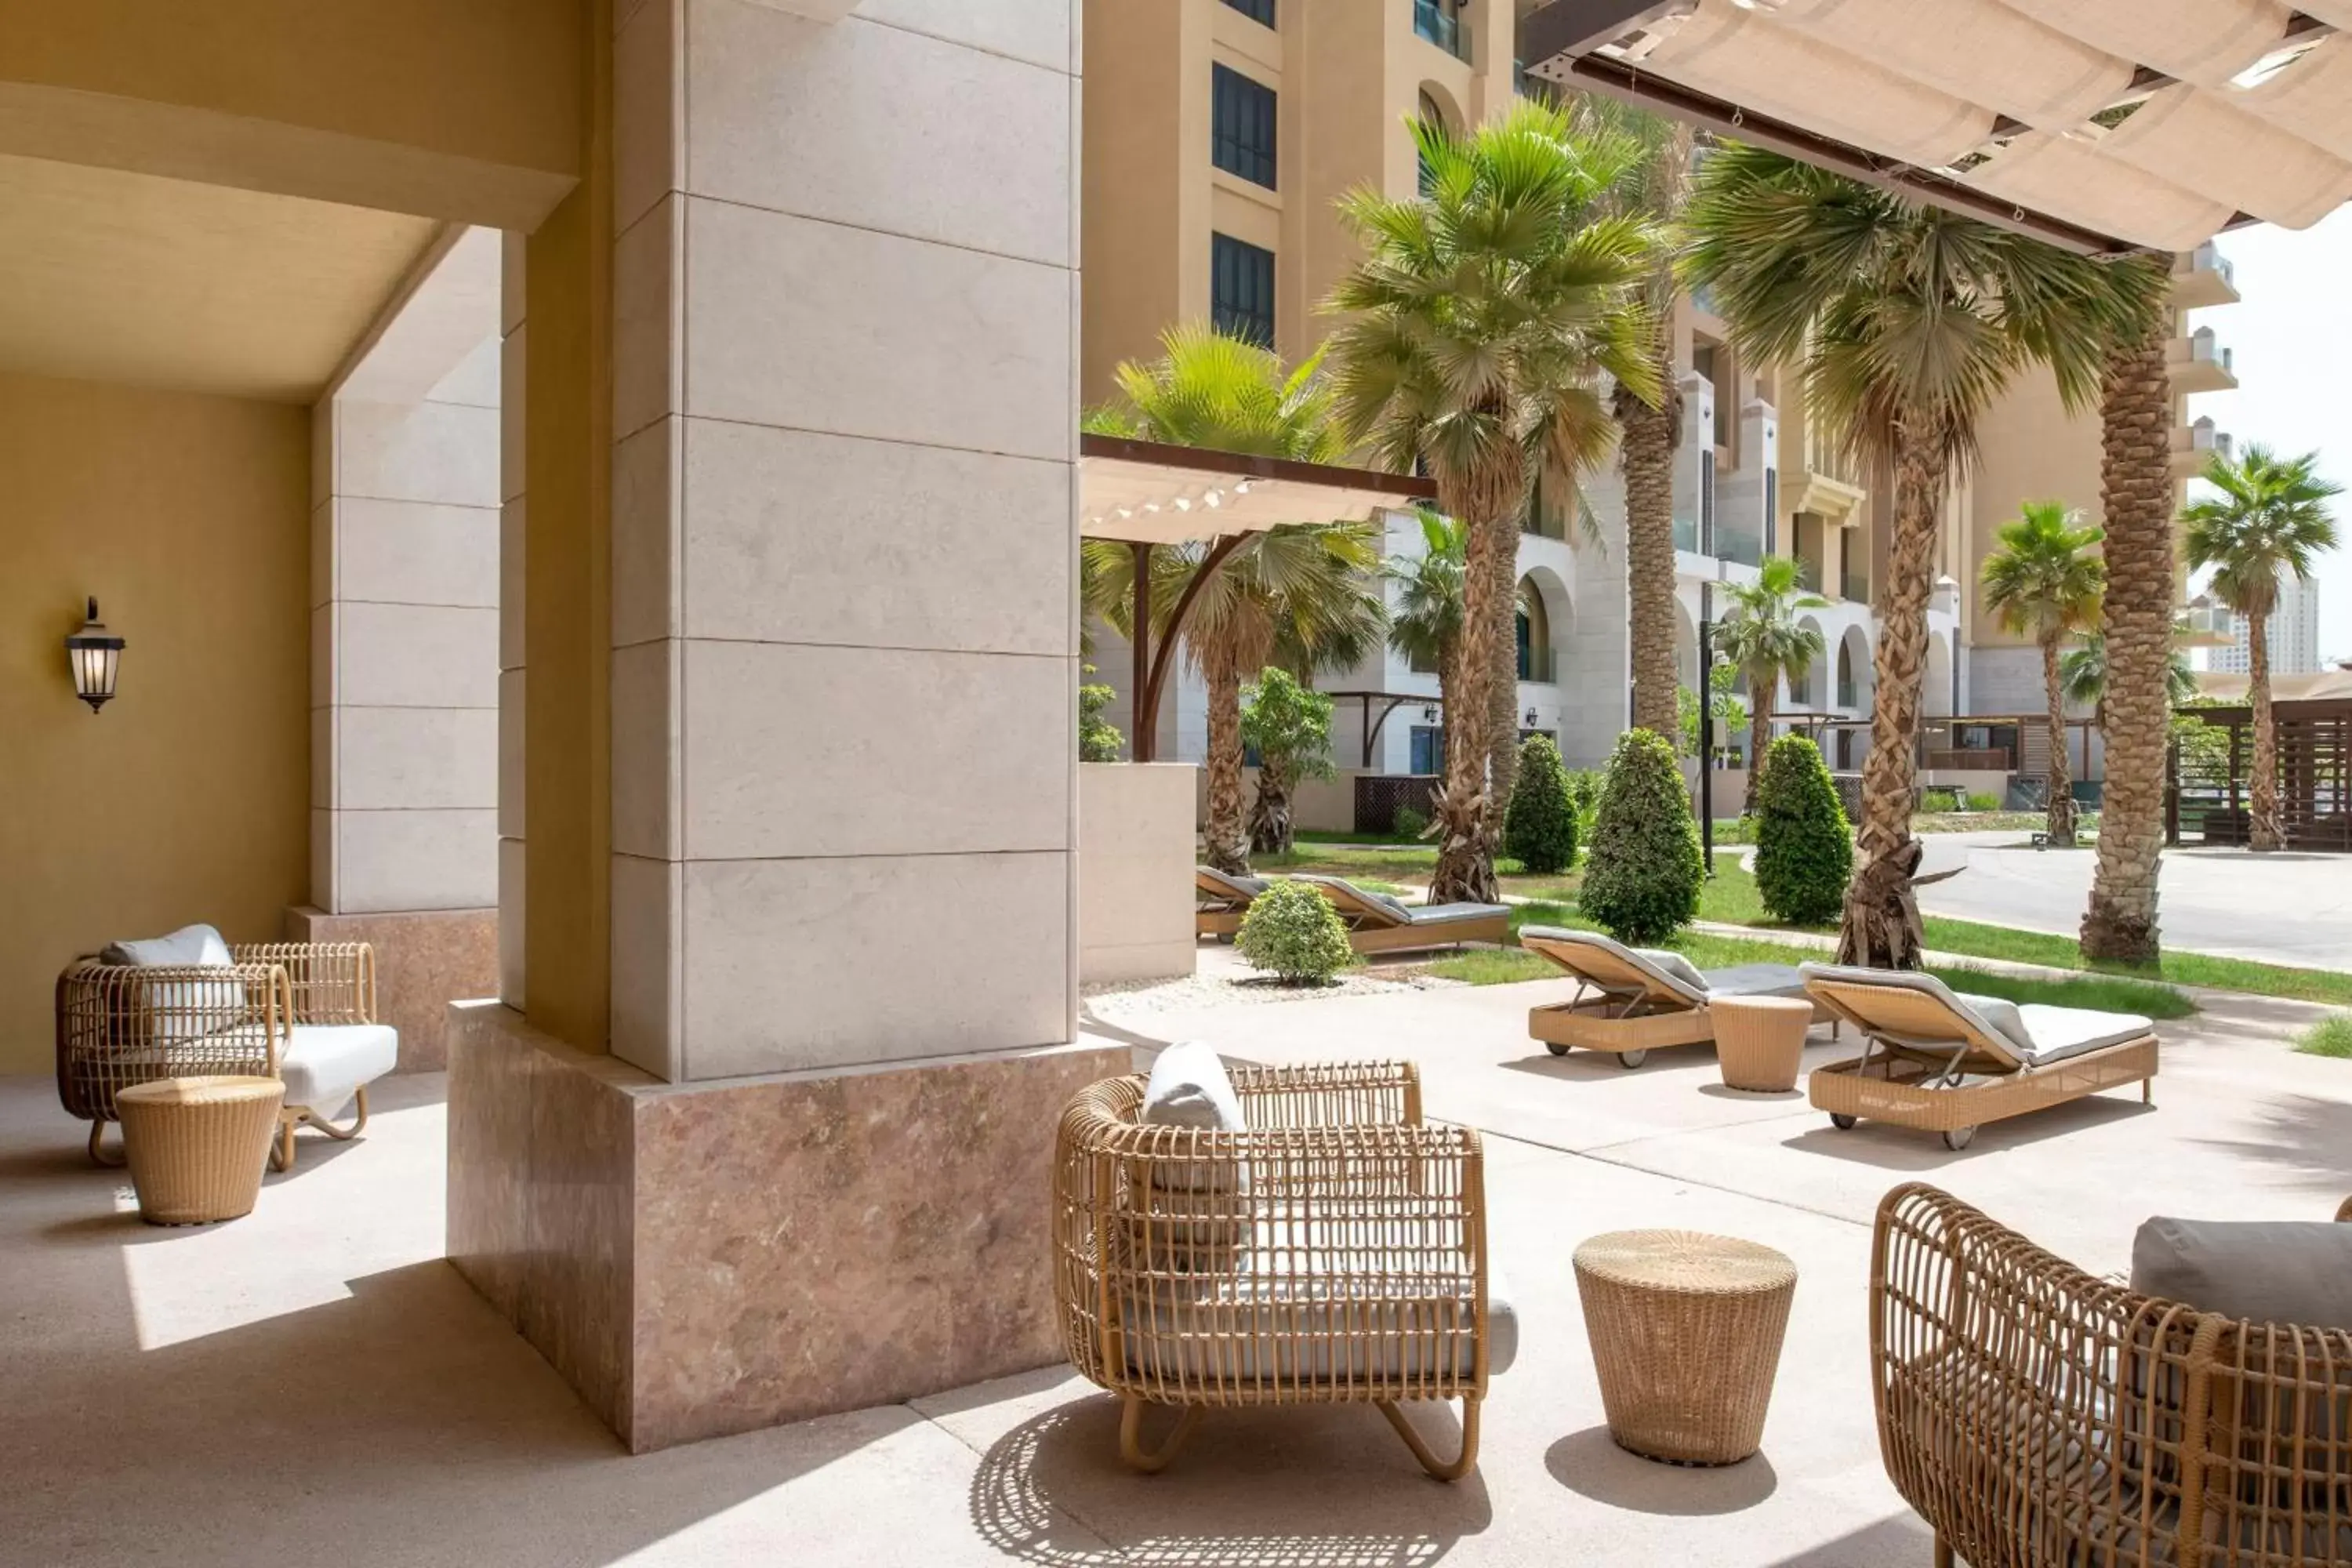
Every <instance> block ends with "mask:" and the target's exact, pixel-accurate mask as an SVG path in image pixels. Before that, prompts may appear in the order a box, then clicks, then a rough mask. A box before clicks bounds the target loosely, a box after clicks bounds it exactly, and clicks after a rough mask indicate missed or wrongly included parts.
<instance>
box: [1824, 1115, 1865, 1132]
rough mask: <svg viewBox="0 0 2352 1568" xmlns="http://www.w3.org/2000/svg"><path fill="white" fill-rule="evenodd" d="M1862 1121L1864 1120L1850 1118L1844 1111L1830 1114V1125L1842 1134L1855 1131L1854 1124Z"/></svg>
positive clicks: (1856, 1117)
mask: <svg viewBox="0 0 2352 1568" xmlns="http://www.w3.org/2000/svg"><path fill="white" fill-rule="evenodd" d="M1861 1120H1862V1119H1861V1118H1860V1117H1858V1116H1848V1115H1847V1114H1846V1113H1845V1112H1844V1111H1843V1110H1832V1111H1831V1112H1830V1125H1831V1126H1832V1127H1834V1128H1836V1129H1837V1130H1838V1131H1841V1132H1851V1131H1853V1124H1854V1123H1855V1122H1857V1121H1861Z"/></svg>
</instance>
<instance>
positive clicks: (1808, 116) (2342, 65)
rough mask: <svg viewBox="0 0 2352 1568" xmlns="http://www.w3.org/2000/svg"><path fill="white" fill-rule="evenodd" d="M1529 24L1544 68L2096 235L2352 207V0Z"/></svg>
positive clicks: (2123, 236)
mask: <svg viewBox="0 0 2352 1568" xmlns="http://www.w3.org/2000/svg"><path fill="white" fill-rule="evenodd" d="M2339 28H2341V29H2344V30H2345V32H2344V33H2342V34H2339V33H2338V31H2337V29H2339ZM1521 37H1522V45H1523V47H1524V49H1525V51H1526V53H1527V56H1528V72H1529V74H1530V75H1535V76H1538V77H1542V78H1544V79H1549V80H1551V81H1555V82H1558V83H1560V84H1562V85H1564V86H1571V87H1581V88H1597V89H1601V90H1605V91H1614V92H1617V93H1620V94H1622V95H1624V96H1629V97H1634V98H1638V99H1642V100H1646V101H1649V102H1651V103H1653V104H1654V106H1656V107H1660V108H1663V109H1664V110H1667V111H1669V112H1674V113H1679V114H1682V115H1684V116H1685V118H1690V119H1695V120H1698V121H1711V122H1713V123H1714V124H1716V125H1717V126H1718V127H1719V128H1723V129H1725V130H1726V131H1727V133H1728V134H1732V135H1737V136H1740V137H1743V138H1744V139H1746V140H1749V141H1754V142H1760V143H1763V144H1765V145H1770V146H1779V147H1780V148H1782V149H1783V150H1784V151H1788V152H1790V153H1795V154H1797V155H1798V156H1801V157H1808V158H1811V159H1812V160H1813V161H1815V162H1818V163H1824V164H1826V165H1828V166H1830V167H1832V168H1837V169H1839V170H1841V171H1842V172H1844V173H1850V174H1856V175H1858V176H1860V177H1863V178H1866V179H1873V180H1875V181H1878V182H1880V183H1890V184H1901V185H1904V186H1906V187H1908V188H1910V189H1911V190H1912V191H1913V193H1914V194H1916V195H1919V196H1921V197H1923V198H1924V199H1927V200H1931V201H1937V202H1940V203H1942V204H1943V205H1948V206H1952V207H1954V208H1957V209H1958V210H1961V211H1965V212H1969V213H1970V214H1972V215H1974V216H1982V217H1987V218H1990V219H1991V220H1993V221H1995V222H2001V223H2006V224H2009V225H2010V226H2016V227H2022V228H2025V229H2028V230H2029V231H2032V232H2035V233H2038V234H2041V235H2042V236H2043V237H2046V238H2050V239H2053V240H2055V241H2056V242H2058V243H2060V244H2063V245H2067V246H2069V247H2072V248H2075V249H2081V250H2090V251H2120V250H2126V249H2133V248H2148V249H2157V250H2186V249H2189V248H2190V247H2193V246H2196V245H2198V244H2200V243H2201V242H2202V241H2204V240H2205V239H2208V238H2210V237H2211V236H2212V235H2213V234H2214V233H2216V232H2217V231H2219V230H2221V229H2222V228H2225V227H2228V226H2231V225H2232V224H2235V223H2241V222H2246V221H2251V220H2256V219H2259V220H2262V221H2265V222H2270V223H2275V224H2278V225H2280V226H2284V227H2288V228H2305V227H2308V226H2310V225H2312V224H2314V223H2316V222H2318V221H2319V220H2320V219H2321V218H2322V217H2325V216H2326V215H2327V214H2328V213H2329V212H2331V211H2333V210H2335V208H2336V207H2337V206H2338V205H2342V204H2343V203H2344V202H2346V201H2347V200H2352V0H2298V4H2297V5H2294V6H2289V5H2285V4H2283V3H2282V0H1934V3H1933V4H1932V5H1928V4H1925V3H1923V0H1664V3H1659V0H1551V3H1550V4H1549V5H1543V6H1540V7H1539V8H1538V9H1537V10H1535V11H1533V12H1532V13H1530V14H1529V15H1528V17H1527V18H1526V20H1525V21H1524V22H1523V23H1522V25H1521Z"/></svg>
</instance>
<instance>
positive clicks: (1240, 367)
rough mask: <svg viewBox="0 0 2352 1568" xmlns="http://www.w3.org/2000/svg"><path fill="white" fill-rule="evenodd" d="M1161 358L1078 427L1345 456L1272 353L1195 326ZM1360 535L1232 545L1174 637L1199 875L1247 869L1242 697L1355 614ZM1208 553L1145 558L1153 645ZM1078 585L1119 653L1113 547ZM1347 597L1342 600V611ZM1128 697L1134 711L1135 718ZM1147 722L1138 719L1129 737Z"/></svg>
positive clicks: (1365, 560) (1316, 380)
mask: <svg viewBox="0 0 2352 1568" xmlns="http://www.w3.org/2000/svg"><path fill="white" fill-rule="evenodd" d="M1160 351H1161V352H1160V357H1159V358H1158V359H1157V360H1153V361H1150V362H1149V363H1140V362H1137V361H1128V362H1126V363H1122V364H1120V365H1119V367H1118V373H1117V378H1118V388H1119V392H1120V395H1121V396H1120V400H1119V401H1118V402H1117V403H1115V404H1112V405H1108V406H1106V407H1102V408H1097V409H1093V410H1090V411H1089V412H1088V413H1087V416H1086V417H1085V419H1084V421H1083V422H1082V423H1083V426H1084V427H1085V428H1086V429H1087V430H1089V431H1092V432H1095V433H1097V434H1102V435H1112V436H1128V437H1137V438H1139V439H1144V440H1151V441H1168V442H1173V443H1175V444H1177V445H1181V446H1187V447H1210V448H1213V449H1215V450H1218V451H1224V452H1246V453H1251V454H1254V455H1256V456H1260V457H1274V458H1298V459H1301V460H1304V461H1307V462H1331V461H1334V460H1336V459H1337V458H1340V457H1343V456H1345V454H1346V447H1347V444H1346V442H1345V441H1344V440H1343V439H1342V438H1341V437H1340V436H1339V432H1338V431H1337V429H1336V428H1335V427H1334V426H1333V423H1332V419H1331V395H1330V391H1329V389H1328V386H1327V385H1326V384H1324V382H1323V380H1322V378H1321V377H1320V376H1319V375H1318V374H1317V362H1316V361H1315V360H1313V359H1310V360H1308V361H1307V363H1305V364H1302V365H1300V366H1299V367H1298V368H1297V369H1296V370H1294V371H1289V372H1286V371H1285V370H1284V369H1283V365H1282V361H1281V359H1280V358H1279V357H1278V356H1276V354H1275V353H1273V352H1272V351H1271V350H1268V349H1265V348H1261V347H1259V346H1258V345H1257V344H1255V343H1253V342H1249V341H1247V340H1246V339H1243V338H1237V337H1231V336H1228V335H1226V334H1224V333H1221V332H1218V331H1213V329H1211V328H1208V327H1205V326H1200V325H1197V324H1195V325H1186V326H1178V327H1171V329H1169V331H1167V332H1165V333H1164V334H1162V336H1161V338H1160ZM1210 550H1211V546H1209V545H1208V544H1205V543H1197V542H1196V543H1193V544H1189V545H1180V546H1172V547H1169V546H1163V547H1161V548H1160V549H1158V550H1156V551H1154V552H1152V560H1151V568H1150V574H1151V578H1152V582H1151V584H1150V601H1151V618H1152V620H1153V622H1154V626H1155V629H1156V630H1158V631H1159V633H1160V635H1161V636H1163V637H1164V636H1166V635H1168V632H1169V631H1170V629H1171V628H1170V626H1169V625H1168V622H1169V621H1170V620H1171V619H1172V618H1173V616H1174V614H1175V611H1176V608H1177V606H1178V605H1179V604H1180V602H1181V599H1182V596H1183V593H1184V590H1185V588H1186V587H1187V586H1188V585H1189V584H1191V583H1192V579H1193V578H1194V576H1195V575H1196V574H1198V573H1199V572H1200V571H1201V569H1202V564H1203V563H1204V562H1205V561H1206V560H1207V558H1208V556H1209V553H1210ZM1377 560H1378V558H1377V553H1376V552H1375V550H1374V548H1373V546H1372V545H1371V543H1370V531H1369V530H1367V529H1366V528H1364V527H1363V526H1361V525H1358V526H1356V527H1354V528H1353V529H1349V528H1346V527H1344V526H1340V527H1337V528H1326V527H1316V526H1307V525H1297V526H1293V527H1288V528H1280V529H1275V530H1271V531H1267V532H1265V533H1262V534H1256V535H1253V536H1251V537H1250V538H1248V539H1246V540H1244V541H1243V542H1241V543H1240V544H1239V545H1237V546H1236V547H1234V550H1233V551H1232V552H1230V553H1229V554H1227V555H1226V557H1225V558H1224V563H1223V566H1222V567H1220V568H1218V569H1217V570H1216V571H1214V572H1213V574H1211V575H1210V576H1209V577H1208V578H1207V579H1206V580H1205V581H1204V582H1203V583H1202V585H1201V588H1200V591H1199V592H1198V593H1197V594H1195V595H1194V596H1193V603H1192V608H1191V610H1190V612H1189V613H1188V614H1187V616H1186V617H1185V621H1184V625H1183V626H1181V627H1177V628H1174V630H1175V632H1176V635H1178V636H1179V637H1181V638H1182V639H1183V646H1184V657H1185V659H1186V661H1187V662H1188V663H1190V664H1191V665H1192V667H1193V668H1195V669H1196V670H1197V671H1198V672H1199V673H1200V675H1201V676H1202V679H1203V681H1204V682H1205V683H1206V684H1207V686H1208V689H1209V712H1208V720H1209V754H1208V759H1207V765H1206V767H1205V769H1204V772H1205V773H1207V775H1208V795H1209V809H1208V823H1207V826H1206V827H1205V829H1204V834H1205V837H1206V840H1207V848H1206V854H1207V857H1208V859H1209V862H1210V863H1211V864H1212V865H1213V866H1215V867H1217V868H1218V869H1220V870H1223V871H1228V872H1241V871H1245V870H1247V869H1248V859H1247V857H1246V854H1245V852H1244V841H1243V835H1242V742H1241V689H1242V682H1243V680H1244V679H1245V678H1246V677H1248V676H1251V675H1255V673H1256V672H1257V671H1258V670H1259V669H1261V668H1264V667H1265V663H1266V661H1267V660H1268V659H1269V658H1274V657H1275V656H1276V652H1277V651H1278V650H1279V649H1280V648H1281V647H1284V646H1290V647H1300V646H1310V647H1311V646H1314V645H1315V643H1316V638H1317V637H1318V636H1319V635H1322V633H1321V632H1320V631H1318V628H1328V626H1332V625H1334V624H1336V622H1338V621H1339V620H1344V619H1345V618H1346V616H1345V615H1344V614H1342V613H1341V612H1340V611H1339V609H1337V608H1336V607H1335V605H1334V603H1333V601H1335V600H1339V599H1349V602H1350V603H1351V604H1352V603H1356V602H1360V596H1361V587H1360V584H1357V583H1355V582H1353V581H1351V580H1350V574H1353V575H1354V576H1357V577H1364V576H1369V574H1370V573H1371V572H1372V571H1373V570H1375V569H1376V566H1377ZM1080 580H1081V584H1082V586H1083V589H1084V591H1085V592H1087V594H1089V595H1092V597H1091V598H1090V600H1089V601H1088V605H1087V607H1089V608H1091V609H1093V610H1095V611H1097V613H1099V614H1100V615H1101V616H1103V618H1104V619H1105V620H1106V621H1108V622H1109V623H1110V625H1111V626H1112V627H1113V628H1115V629H1116V630H1118V632H1119V633H1120V634H1121V635H1122V636H1125V637H1129V639H1130V640H1132V638H1133V637H1134V635H1135V627H1134V624H1133V623H1134V592H1133V590H1134V583H1135V563H1134V556H1133V554H1132V552H1129V549H1128V548H1127V547H1126V546H1125V545H1122V544H1119V543H1117V542H1112V541H1106V540H1089V541H1087V543H1086V545H1085V548H1084V551H1083V552H1082V566H1081V573H1080ZM1350 595H1354V597H1353V598H1352V599H1350V598H1349V596H1350ZM1286 638H1287V639H1288V643H1287V645H1286V643H1285V639H1286ZM1140 697H1141V694H1140V693H1137V694H1135V700H1137V702H1138V704H1139V705H1140ZM1134 722H1136V723H1142V722H1146V720H1145V719H1144V718H1143V717H1141V716H1139V717H1138V718H1137V719H1136V720H1135V721H1134Z"/></svg>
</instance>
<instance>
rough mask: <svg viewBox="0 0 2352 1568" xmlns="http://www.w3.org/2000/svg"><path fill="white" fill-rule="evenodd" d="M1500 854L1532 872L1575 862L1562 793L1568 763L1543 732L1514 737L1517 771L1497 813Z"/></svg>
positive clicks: (1571, 817) (1569, 810) (1568, 804)
mask: <svg viewBox="0 0 2352 1568" xmlns="http://www.w3.org/2000/svg"><path fill="white" fill-rule="evenodd" d="M1503 853H1504V854H1506V855H1507V856H1509V857H1510V858H1512V859H1514V860H1517V862H1518V863H1519V864H1520V865H1522V866H1524V867H1526V868H1528V870H1530V871H1532V872H1534V873H1535V874H1537V875H1538V876H1542V877H1549V876H1552V875H1554V874H1556V873H1558V872H1561V871H1565V870H1567V869H1568V868H1570V866H1573V865H1575V864H1576V806H1575V804H1574V803H1573V802H1572V801H1570V798H1569V794H1568V768H1567V766H1566V765H1565V764H1564V763H1561V762H1560V760H1559V745H1558V744H1557V743H1556V742H1553V740H1552V738H1551V737H1550V736H1549V735H1529V736H1528V738H1527V739H1526V740H1524V741H1522V742H1519V776H1518V781H1517V783H1516V784H1513V785H1512V786H1511V804H1510V807H1509V809H1508V810H1507V811H1505V812H1504V813H1503Z"/></svg>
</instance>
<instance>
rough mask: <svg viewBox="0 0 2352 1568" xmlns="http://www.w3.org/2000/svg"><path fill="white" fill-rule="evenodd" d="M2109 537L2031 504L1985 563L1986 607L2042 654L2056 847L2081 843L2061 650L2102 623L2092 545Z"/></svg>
mask: <svg viewBox="0 0 2352 1568" xmlns="http://www.w3.org/2000/svg"><path fill="white" fill-rule="evenodd" d="M2105 537H2106V534H2105V531H2104V530H2102V529H2098V528H2095V527H2084V524H2083V514H2082V513H2081V512H2078V511H2073V510H2068V509H2067V508H2065V507H2063V506H2062V505H2060V504H2059V503H2058V502H2056V501H2028V502H2026V503H2025V505H2024V507H2023V509H2022V510H2021V511H2020V512H2019V514H2018V518H2017V521H2014V522H2011V523H2005V524H2003V525H2002V527H2001V530H2000V535H1999V542H1998V543H1997V544H1996V545H1995V547H1994V549H1993V552H1992V553H1991V554H1990V555H1988V556H1986V557H1985V563H1984V570H1983V583H1984V596H1985V608H1987V609H1989V610H1990V611H1991V612H1992V613H1993V615H1994V616H1996V617H1998V618H1999V620H2000V624H2001V625H2002V626H2005V627H2007V628H2008V629H2009V630H2010V631H2011V632H2014V633H2017V634H2019V635H2021V636H2025V637H2032V639H2033V642H2034V646H2035V647H2039V648H2040V649H2041V650H2042V698H2043V703H2044V707H2045V709H2046V710H2047V712H2048V714H2049V723H2050V737H2049V750H2050V772H2049V776H2048V784H2047V795H2048V800H2049V813H2050V816H2049V834H2050V842H2051V843H2053V844H2072V843H2074V780H2073V778H2072V777H2071V769H2070V767H2069V764H2068V759H2067V756H2066V686H2065V681H2064V680H2063V678H2062V677H2061V675H2060V672H2059V668H2058V649H2059V647H2060V645H2061V644H2063V642H2065V640H2066V639H2067V638H2068V637H2073V636H2074V635H2075V634H2076V633H2078V632H2084V631H2088V630H2090V629H2091V628H2092V627H2094V626H2097V625H2098V624H2099V611H2100V603H2099V601H2100V598H2101V596H2102V595H2104V594H2105V592H2106V585H2107V568H2106V563H2105V562H2104V561H2102V560H2100V559H2099V557H2098V556H2097V555H2096V554H2095V553H2094V552H2093V548H2092V547H2093V546H2095V545H2096V544H2097V543H2098V542H2099V541H2101V540H2102V539H2104V538H2105Z"/></svg>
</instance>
